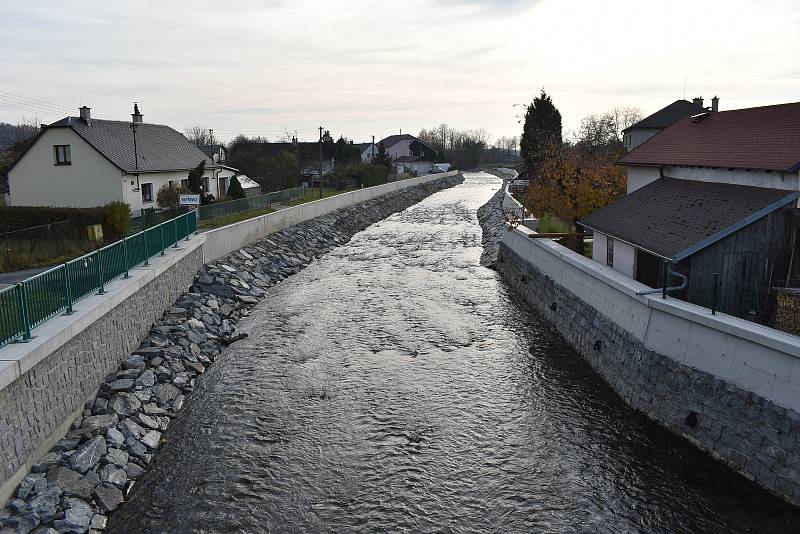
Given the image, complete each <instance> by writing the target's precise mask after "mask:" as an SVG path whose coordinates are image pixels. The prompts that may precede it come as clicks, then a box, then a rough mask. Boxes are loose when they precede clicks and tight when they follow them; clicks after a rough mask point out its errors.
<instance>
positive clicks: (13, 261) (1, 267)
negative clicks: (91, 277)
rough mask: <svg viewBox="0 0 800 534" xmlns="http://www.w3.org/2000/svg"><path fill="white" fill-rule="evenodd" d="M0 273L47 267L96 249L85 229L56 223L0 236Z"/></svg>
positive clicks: (79, 226) (74, 225) (66, 223)
mask: <svg viewBox="0 0 800 534" xmlns="http://www.w3.org/2000/svg"><path fill="white" fill-rule="evenodd" d="M0 247H2V249H3V250H2V253H0V272H8V271H14V270H18V269H26V268H29V267H35V266H37V265H48V264H52V263H54V262H58V261H61V260H63V259H65V258H71V257H75V256H79V255H81V254H85V253H87V252H89V251H90V250H92V249H93V248H95V243H94V242H92V241H90V240H89V237H88V235H87V233H86V227H85V226H81V225H80V224H79V223H75V222H73V221H59V222H53V223H48V224H42V225H39V226H33V227H30V228H23V229H21V230H14V231H12V232H5V233H3V234H0Z"/></svg>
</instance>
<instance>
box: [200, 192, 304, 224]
mask: <svg viewBox="0 0 800 534" xmlns="http://www.w3.org/2000/svg"><path fill="white" fill-rule="evenodd" d="M305 196H306V189H305V188H304V187H295V188H294V189H284V190H283V191H275V192H273V193H267V194H266V195H258V196H255V197H247V198H240V199H237V200H229V201H227V202H216V203H214V204H208V205H206V206H200V207H199V208H198V210H197V220H198V221H210V220H212V219H218V218H220V217H227V216H229V215H237V214H239V213H244V212H247V211H253V210H259V209H263V208H269V207H270V206H272V205H273V204H276V203H279V202H290V201H292V200H299V199H301V198H304V197H305Z"/></svg>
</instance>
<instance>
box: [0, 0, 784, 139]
mask: <svg viewBox="0 0 800 534" xmlns="http://www.w3.org/2000/svg"><path fill="white" fill-rule="evenodd" d="M4 4H5V5H4V6H3V28H4V37H3V42H2V51H3V59H4V63H5V64H4V66H3V67H4V68H3V73H4V75H3V76H2V78H0V121H5V122H11V123H16V122H18V121H19V120H20V119H22V118H23V116H24V117H26V118H28V119H30V118H33V117H34V116H36V117H38V119H39V120H41V121H42V122H45V123H46V122H49V121H53V120H56V119H58V118H61V117H63V116H65V115H67V114H69V113H72V114H77V107H78V106H79V105H80V104H85V105H88V106H90V107H92V113H93V115H95V116H99V117H102V118H117V119H124V120H130V112H131V107H132V102H133V101H134V100H137V101H139V102H140V106H141V111H142V113H143V114H144V119H145V121H146V122H155V123H162V124H168V125H170V126H173V127H174V128H177V129H179V130H183V129H184V128H185V127H186V126H188V125H202V126H205V127H208V128H214V130H215V132H216V134H217V135H218V136H223V137H228V138H229V137H232V136H234V135H235V134H236V133H237V132H244V133H246V134H250V135H255V134H261V135H267V136H268V137H275V136H276V135H277V134H278V132H279V131H281V130H283V129H284V128H287V129H289V130H291V131H294V130H298V132H299V134H300V136H301V138H306V139H311V138H313V137H314V136H315V135H316V134H315V131H316V130H315V128H316V127H317V126H325V127H326V128H327V129H330V130H331V133H332V134H333V135H334V136H338V135H339V134H344V135H345V136H347V137H350V138H355V139H356V140H357V141H362V140H368V139H369V138H370V136H371V135H373V134H374V135H375V136H377V137H381V136H385V135H389V134H392V133H397V132H399V131H400V129H402V130H403V131H404V132H408V133H417V132H418V131H419V129H420V128H422V127H431V126H434V125H437V124H439V123H442V122H447V123H449V124H450V125H451V126H453V127H457V128H485V129H487V130H488V131H489V132H490V133H491V134H492V136H493V138H494V139H496V138H497V137H500V136H503V135H506V136H512V135H518V133H519V130H520V126H519V125H518V124H517V119H516V115H517V114H518V112H519V111H518V110H519V108H514V107H513V106H514V104H523V103H527V102H530V100H531V98H532V97H533V95H534V94H536V93H538V91H539V90H540V89H541V88H542V87H544V88H545V89H546V90H547V92H548V93H550V94H551V95H552V97H553V100H554V102H555V104H556V105H557V106H558V108H559V109H560V110H561V113H562V115H563V116H564V122H565V127H567V128H575V127H576V126H577V125H578V124H579V122H580V119H581V117H583V116H584V115H586V114H588V113H592V112H602V111H604V110H607V109H609V108H612V107H614V106H634V107H638V108H640V109H641V110H642V111H643V112H644V113H645V114H649V113H652V112H653V111H656V110H657V109H659V108H661V107H663V106H664V105H666V104H668V103H670V102H672V101H674V100H676V99H678V98H682V97H683V95H684V80H686V97H687V98H688V99H691V98H692V97H693V96H703V97H705V98H706V103H707V104H708V103H709V99H710V98H711V97H712V96H714V95H715V94H717V95H719V96H720V97H721V108H722V109H733V108H740V107H749V106H756V105H765V104H773V103H781V102H794V101H798V100H800V60H799V59H798V58H800V2H797V1H796V0H794V1H791V0H785V1H784V0H751V1H735V0H734V1H731V0H727V1H708V2H702V1H696V0H695V1H683V0H668V1H662V0H660V1H655V0H647V1H643V0H630V1H629V0H618V1H611V0H606V1H598V0H404V1H402V2H385V1H384V2H370V1H360V2H354V1H353V2H351V1H345V0H327V1H317V0H286V1H283V0H228V1H224V2H223V1H219V0H216V1H213V2H211V1H208V2H206V1H194V2H182V1H176V0H160V1H158V2H155V1H150V0H140V1H137V2H127V1H123V0H114V1H108V0H102V1H72V2H63V1H58V2H56V1H50V0H26V1H25V2H4ZM13 95H18V96H13ZM29 99H35V100H36V101H33V100H29Z"/></svg>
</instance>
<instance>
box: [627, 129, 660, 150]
mask: <svg viewBox="0 0 800 534" xmlns="http://www.w3.org/2000/svg"><path fill="white" fill-rule="evenodd" d="M660 131H661V129H660V128H643V129H641V130H631V131H630V132H627V133H625V136H624V137H623V139H622V142H623V144H624V145H625V150H627V151H628V152H630V151H631V150H633V149H634V148H636V147H637V146H639V145H641V144H642V143H644V142H645V141H647V140H648V139H650V138H651V137H653V136H654V135H655V134H657V133H658V132H660Z"/></svg>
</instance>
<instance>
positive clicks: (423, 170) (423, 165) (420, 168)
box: [411, 161, 433, 174]
mask: <svg viewBox="0 0 800 534" xmlns="http://www.w3.org/2000/svg"><path fill="white" fill-rule="evenodd" d="M431 169H433V162H432V161H414V162H412V163H411V171H412V172H416V173H417V174H428V173H429V172H431Z"/></svg>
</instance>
